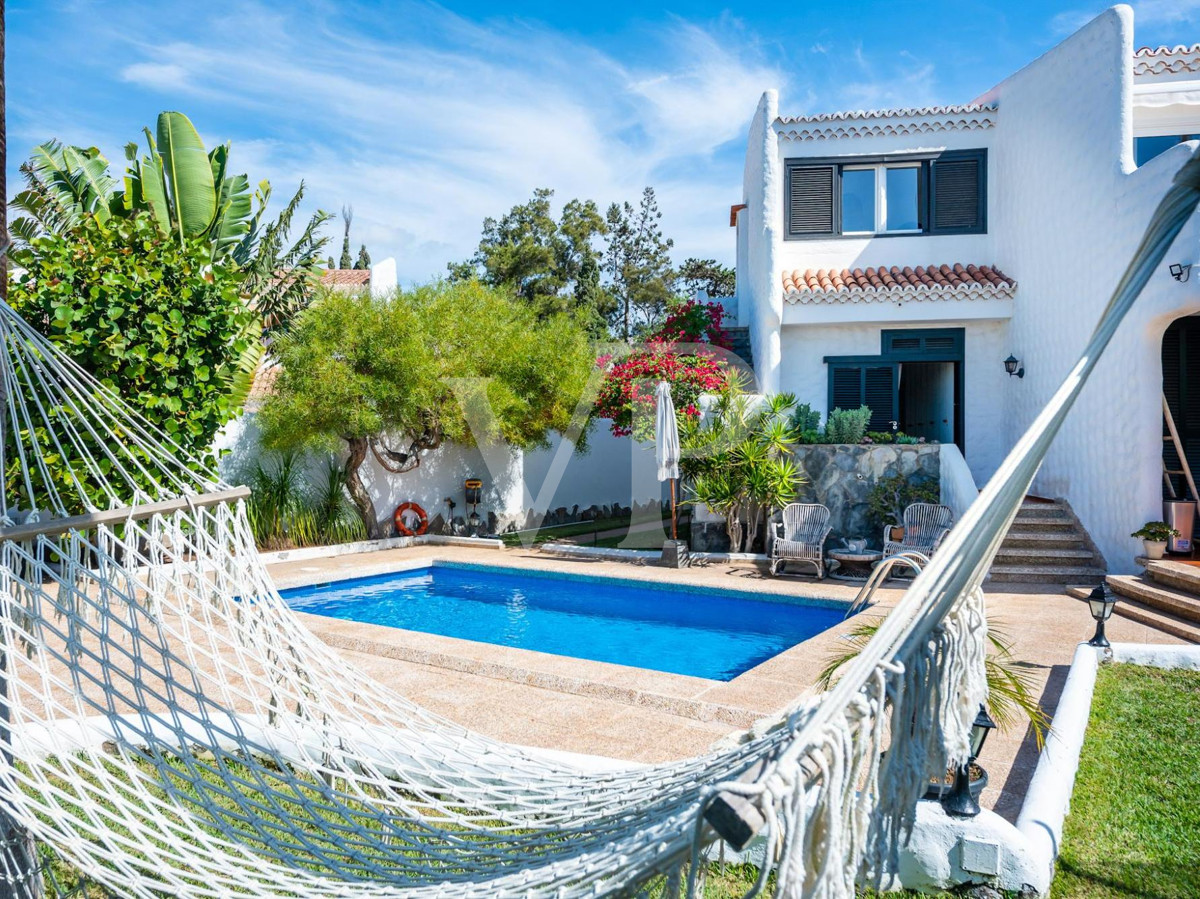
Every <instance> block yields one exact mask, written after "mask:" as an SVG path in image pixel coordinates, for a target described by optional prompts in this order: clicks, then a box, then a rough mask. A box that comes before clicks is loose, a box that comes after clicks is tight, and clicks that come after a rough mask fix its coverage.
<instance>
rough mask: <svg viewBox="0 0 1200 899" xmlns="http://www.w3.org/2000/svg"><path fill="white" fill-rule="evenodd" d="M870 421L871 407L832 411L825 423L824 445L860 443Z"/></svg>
mask: <svg viewBox="0 0 1200 899" xmlns="http://www.w3.org/2000/svg"><path fill="white" fill-rule="evenodd" d="M870 421H871V407H870V406H859V407H858V408H857V409H834V410H833V411H832V412H830V413H829V419H828V421H826V422H825V441H824V442H825V443H862V439H863V437H865V436H866V435H867V425H868V424H869V423H870Z"/></svg>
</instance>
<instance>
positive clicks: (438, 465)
mask: <svg viewBox="0 0 1200 899" xmlns="http://www.w3.org/2000/svg"><path fill="white" fill-rule="evenodd" d="M605 424H606V423H604V422H601V423H599V425H598V426H597V427H596V428H595V429H594V430H593V432H592V434H591V436H590V438H589V446H590V448H589V451H588V452H587V453H577V452H575V451H574V445H573V444H570V443H569V442H567V443H566V444H565V446H564V447H563V450H564V452H565V457H564V461H565V467H563V468H562V470H561V475H560V478H561V479H560V480H559V481H557V482H556V483H557V486H555V484H554V483H552V482H551V481H550V478H551V477H553V476H554V473H553V472H552V471H551V467H552V464H553V462H554V459H555V457H556V453H557V452H558V450H559V447H560V445H561V444H562V443H563V441H562V439H561V438H559V437H558V436H557V435H555V436H554V437H553V438H552V440H551V444H550V446H549V447H547V448H545V449H534V450H530V451H528V452H525V453H522V452H521V451H519V450H514V451H509V450H507V449H503V448H496V449H494V450H493V451H492V452H489V453H488V454H487V458H486V459H485V458H484V454H483V453H482V452H481V451H480V450H479V449H477V448H475V447H464V446H460V445H457V444H448V445H445V446H442V447H440V448H439V449H437V450H434V451H433V452H430V453H427V454H425V455H424V456H422V459H421V464H420V466H418V467H417V468H415V469H413V470H412V471H409V472H405V473H404V474H401V475H396V474H391V473H389V472H386V471H384V470H383V469H382V468H381V467H380V466H379V465H378V463H376V462H375V460H374V458H373V457H371V456H370V455H368V457H367V462H366V463H365V464H364V466H363V467H364V472H363V479H364V481H365V482H366V484H367V488H368V490H369V491H370V493H371V499H372V501H373V502H374V504H375V509H376V511H377V512H378V513H379V515H380V519H381V520H383V521H390V520H391V515H392V511H393V510H394V509H395V508H396V506H397V505H399V504H400V503H402V502H405V501H408V500H411V501H414V502H416V503H418V504H419V505H420V506H421V507H422V508H424V509H425V511H426V512H428V513H429V517H430V518H432V517H433V516H434V515H437V514H441V515H443V516H445V514H446V512H447V507H446V502H445V500H446V497H448V496H449V497H452V498H453V499H454V501H455V502H456V503H457V504H458V505H457V507H456V508H455V510H454V514H455V515H461V516H465V515H466V514H467V513H468V512H469V511H470V510H469V509H467V508H465V507H464V504H463V481H464V480H466V479H467V478H471V477H478V478H480V479H482V480H483V485H484V493H483V503H482V504H481V505H480V507H479V511H480V514H481V515H484V516H486V515H487V513H488V512H495V513H496V514H497V515H499V516H505V515H509V516H514V515H520V514H523V513H525V512H526V511H527V510H528V509H530V508H532V509H536V510H537V511H539V512H545V511H546V510H548V509H549V510H552V509H557V508H561V507H566V508H567V509H571V508H572V507H573V506H575V505H578V506H579V507H580V508H581V509H586V508H587V507H589V506H591V505H593V504H594V505H613V504H616V503H619V504H620V505H623V506H629V505H632V503H633V502H634V501H636V502H642V503H644V502H646V501H647V500H650V499H660V498H661V497H662V489H663V488H662V485H661V484H659V483H658V480H657V478H656V477H655V474H656V465H655V462H654V452H653V449H652V448H651V449H647V448H645V447H644V446H641V445H639V444H636V443H635V442H634V441H633V440H631V439H629V438H625V437H614V436H612V434H611V433H610V432H609V431H608V429H607V428H606V427H604V425H605ZM258 439H259V431H258V427H257V425H256V424H255V415H254V414H253V413H248V414H246V415H243V416H242V417H241V418H238V419H236V420H235V421H232V422H230V423H229V424H228V425H227V426H226V427H225V428H224V430H223V431H222V432H221V434H220V435H218V438H217V441H216V445H217V448H218V449H227V450H229V452H228V454H227V455H226V456H225V457H224V458H223V459H222V460H221V475H222V477H224V478H225V479H226V480H228V481H230V482H231V483H235V484H240V483H245V482H246V480H247V478H248V475H249V472H250V471H251V470H252V467H253V465H254V463H255V461H256V460H257V459H258V457H259V454H260V453H261V448H260V447H259V444H258ZM489 463H490V468H489ZM325 464H326V463H325V461H324V459H323V458H322V457H321V456H320V455H319V454H317V455H314V456H313V457H312V458H311V459H310V460H309V465H308V469H309V472H310V474H311V475H312V476H314V477H316V476H320V475H321V474H322V473H323V471H324V467H325Z"/></svg>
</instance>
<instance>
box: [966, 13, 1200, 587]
mask: <svg viewBox="0 0 1200 899" xmlns="http://www.w3.org/2000/svg"><path fill="white" fill-rule="evenodd" d="M1132 51H1133V16H1132V12H1131V11H1130V10H1129V9H1128V7H1117V8H1115V9H1112V10H1109V11H1108V12H1106V13H1104V14H1102V15H1101V16H1099V17H1098V18H1097V19H1095V20H1094V21H1092V22H1091V23H1090V24H1088V25H1087V26H1085V27H1084V28H1083V29H1081V30H1080V31H1079V32H1077V33H1076V34H1075V35H1073V36H1072V37H1071V38H1069V39H1068V40H1066V41H1065V42H1064V43H1062V44H1061V45H1059V46H1058V47H1056V48H1055V49H1054V50H1051V51H1050V52H1049V53H1047V54H1046V55H1045V56H1043V57H1041V58H1040V59H1038V60H1036V61H1035V62H1033V63H1031V64H1030V65H1029V66H1027V67H1026V68H1024V69H1022V70H1021V71H1020V72H1018V73H1017V74H1015V75H1013V76H1012V77H1011V78H1009V79H1008V80H1007V81H1005V82H1003V83H1002V84H1000V85H999V86H998V87H997V88H996V89H995V90H994V91H992V92H991V93H990V94H989V99H995V101H996V102H997V104H998V105H999V113H998V114H999V123H998V127H997V129H996V136H995V143H994V146H995V148H996V149H995V154H994V155H995V179H996V181H997V182H1000V183H1002V184H1004V185H1005V186H1006V190H1005V191H1003V192H1002V194H1001V195H1000V196H999V197H998V198H997V202H996V203H995V205H994V206H993V207H992V210H991V215H992V218H991V227H992V229H993V230H994V232H995V247H996V262H997V264H998V265H999V266H1000V268H1001V269H1002V270H1004V271H1010V270H1011V271H1012V272H1013V273H1014V276H1015V277H1016V278H1017V279H1018V281H1019V282H1020V288H1019V289H1018V291H1017V294H1016V298H1015V309H1014V313H1013V318H1012V322H1011V325H1010V339H1011V345H1012V352H1014V353H1015V354H1016V356H1017V357H1018V358H1020V359H1021V360H1022V362H1023V364H1024V365H1025V369H1026V376H1025V378H1024V380H1022V381H1017V380H1016V379H1014V381H1013V383H1012V384H1011V385H1009V389H1008V390H1007V391H1006V392H1005V400H1006V402H1005V405H1004V414H1003V415H1002V416H1001V417H1000V419H1001V421H1003V422H1004V423H1005V428H1004V437H1005V440H1006V444H1007V445H1011V444H1012V443H1013V441H1015V439H1016V437H1017V436H1018V435H1019V434H1020V433H1021V432H1022V431H1023V430H1024V429H1025V428H1026V427H1028V425H1029V424H1030V422H1031V421H1032V420H1033V418H1034V416H1035V415H1036V414H1037V412H1038V411H1039V410H1040V409H1041V408H1042V406H1043V405H1044V404H1045V402H1046V401H1047V400H1048V399H1049V397H1050V396H1051V394H1052V393H1053V392H1054V390H1055V389H1056V388H1057V387H1058V385H1059V384H1060V383H1061V381H1062V378H1063V377H1064V376H1065V374H1066V373H1067V371H1068V369H1069V368H1070V366H1071V365H1072V364H1073V363H1074V362H1075V360H1076V358H1077V356H1078V353H1079V352H1080V350H1081V349H1082V347H1083V345H1084V343H1085V342H1086V340H1087V338H1088V336H1089V334H1090V333H1091V330H1092V327H1093V326H1094V324H1095V322H1096V321H1097V319H1098V318H1099V316H1100V313H1101V311H1102V310H1103V308H1104V306H1105V304H1106V303H1107V301H1108V298H1109V296H1110V294H1111V292H1112V290H1113V288H1114V286H1115V285H1116V282H1117V280H1118V278H1119V276H1120V274H1121V272H1122V271H1123V269H1124V267H1125V265H1126V264H1127V263H1128V261H1129V259H1130V257H1131V256H1132V254H1133V251H1134V249H1135V247H1136V245H1137V242H1138V240H1139V239H1140V237H1141V234H1142V231H1143V230H1144V228H1145V226H1146V223H1147V221H1148V220H1149V218H1150V214H1151V212H1152V210H1153V208H1154V207H1155V205H1157V203H1158V200H1159V199H1160V198H1161V196H1162V194H1163V192H1164V191H1165V189H1166V187H1167V185H1168V183H1169V181H1170V178H1171V177H1172V175H1173V173H1174V172H1175V171H1176V170H1177V169H1178V167H1179V166H1180V165H1181V164H1182V162H1183V161H1184V159H1186V157H1187V154H1188V152H1189V150H1188V148H1186V147H1179V148H1176V149H1175V150H1173V151H1172V152H1170V153H1167V154H1164V155H1163V156H1161V157H1159V158H1157V159H1155V160H1153V161H1151V162H1150V163H1149V164H1147V165H1145V166H1143V167H1142V168H1141V169H1137V170H1134V168H1133V156H1132V146H1133V145H1132V85H1133V74H1132V65H1131V62H1132V60H1131V55H1132ZM1197 246H1198V227H1197V223H1196V222H1195V220H1193V222H1192V223H1190V224H1189V225H1188V227H1187V228H1186V229H1185V230H1184V232H1183V234H1181V235H1180V238H1179V240H1178V241H1177V243H1176V245H1175V249H1174V250H1173V252H1172V253H1171V254H1170V255H1169V257H1168V260H1167V261H1168V262H1171V261H1180V262H1188V261H1192V260H1193V259H1194V258H1195V257H1196V248H1197ZM1176 257H1178V258H1176ZM1198 288H1200V282H1189V283H1187V284H1178V283H1176V282H1175V281H1174V280H1173V279H1172V278H1171V277H1170V276H1169V274H1168V273H1167V271H1166V263H1164V265H1163V268H1162V271H1161V272H1160V273H1159V274H1157V275H1156V276H1155V278H1154V279H1152V281H1151V283H1150V285H1149V286H1148V287H1147V288H1146V290H1145V292H1144V293H1143V295H1142V297H1141V299H1140V300H1139V301H1138V304H1137V306H1136V307H1135V308H1134V310H1133V311H1132V312H1131V314H1130V316H1129V318H1128V319H1127V320H1126V322H1125V324H1124V325H1123V326H1122V328H1121V331H1120V332H1119V333H1118V334H1117V336H1116V338H1115V339H1114V340H1113V342H1112V344H1111V345H1110V347H1109V348H1108V351H1107V353H1106V354H1105V357H1104V358H1103V359H1102V360H1101V362H1100V364H1099V365H1098V366H1097V368H1096V370H1095V372H1094V374H1093V375H1092V379H1091V381H1090V383H1089V384H1088V386H1087V388H1086V389H1085V390H1084V392H1083V394H1082V396H1081V397H1080V399H1079V402H1078V404H1077V405H1076V408H1075V409H1074V411H1073V412H1072V413H1071V415H1070V417H1069V418H1068V419H1067V422H1066V424H1065V425H1064V427H1063V429H1062V431H1061V433H1060V434H1059V436H1058V438H1057V440H1056V441H1055V443H1054V446H1053V447H1052V448H1051V450H1050V453H1049V455H1048V456H1047V458H1046V461H1045V463H1044V464H1043V466H1042V469H1041V471H1040V473H1039V475H1038V478H1037V480H1036V481H1035V483H1034V489H1035V491H1037V492H1039V493H1042V494H1044V495H1047V496H1052V497H1059V496H1063V497H1066V498H1067V499H1068V500H1069V501H1070V502H1071V504H1072V506H1073V507H1074V509H1075V511H1076V513H1077V514H1078V515H1079V518H1080V520H1081V521H1082V523H1083V524H1084V526H1085V527H1086V528H1087V529H1088V531H1089V532H1090V533H1091V535H1092V537H1093V539H1094V540H1095V542H1096V543H1097V545H1098V546H1099V548H1100V550H1101V551H1102V552H1103V554H1104V556H1105V559H1106V561H1107V562H1108V564H1109V568H1110V570H1112V571H1118V572H1129V571H1132V570H1133V569H1134V564H1133V557H1134V555H1135V554H1136V553H1137V551H1138V546H1137V542H1136V541H1134V540H1132V539H1131V538H1130V537H1129V536H1128V535H1129V533H1130V532H1131V531H1132V530H1134V529H1135V528H1137V527H1138V526H1139V525H1140V524H1141V523H1142V522H1144V521H1146V520H1148V519H1157V518H1159V517H1161V514H1162V512H1161V489H1162V488H1161V477H1162V474H1161V453H1162V440H1161V427H1162V423H1161V422H1162V419H1161V405H1160V395H1161V391H1162V368H1161V355H1160V354H1161V343H1162V332H1163V331H1164V330H1165V328H1166V326H1167V324H1169V323H1170V321H1171V320H1172V319H1174V318H1176V317H1178V316H1180V315H1186V314H1190V313H1193V312H1196V311H1198V310H1200V289H1198Z"/></svg>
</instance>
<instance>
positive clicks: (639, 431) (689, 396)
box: [596, 341, 730, 441]
mask: <svg viewBox="0 0 1200 899" xmlns="http://www.w3.org/2000/svg"><path fill="white" fill-rule="evenodd" d="M596 364H597V365H600V366H602V367H608V371H607V373H606V375H605V378H604V383H603V384H602V385H601V387H600V394H599V396H598V397H597V398H596V414H597V415H598V416H600V417H601V418H608V419H611V420H612V426H611V427H612V432H613V434H614V435H615V436H617V437H628V436H629V435H631V434H632V435H633V437H634V438H635V439H637V440H642V441H648V440H653V439H654V391H655V388H656V387H657V386H658V382H659V381H666V382H667V383H669V384H670V385H671V398H672V400H673V401H674V403H675V413H676V415H681V416H687V417H689V418H699V417H700V395H701V394H704V393H719V392H721V391H722V390H724V389H725V388H726V387H727V386H728V384H729V378H730V371H729V368H728V366H727V365H726V364H725V363H724V362H723V361H721V360H719V359H716V358H714V357H713V356H711V355H708V354H706V353H704V352H703V351H702V352H701V353H699V354H693V353H687V354H684V353H680V352H678V347H677V345H676V344H675V343H674V342H669V341H648V342H647V343H646V347H645V349H642V350H638V351H636V352H635V353H633V354H632V355H630V356H627V357H625V358H623V359H621V360H620V361H619V362H615V363H614V362H612V361H611V357H607V356H602V357H601V358H600V359H597V360H596Z"/></svg>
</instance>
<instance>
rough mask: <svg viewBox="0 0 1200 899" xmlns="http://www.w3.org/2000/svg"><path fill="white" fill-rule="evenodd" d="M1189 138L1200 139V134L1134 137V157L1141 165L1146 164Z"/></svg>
mask: <svg viewBox="0 0 1200 899" xmlns="http://www.w3.org/2000/svg"><path fill="white" fill-rule="evenodd" d="M1187 140H1200V134H1164V135H1155V136H1154V137H1135V138H1134V139H1133V158H1134V160H1135V161H1136V162H1137V164H1138V165H1139V166H1142V165H1145V164H1146V163H1147V162H1149V161H1150V160H1151V159H1153V158H1154V157H1155V156H1161V155H1162V154H1163V153H1166V152H1167V151H1168V150H1169V149H1171V148H1172V147H1173V146H1175V145H1176V144H1181V143H1183V142H1184V141H1187Z"/></svg>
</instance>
